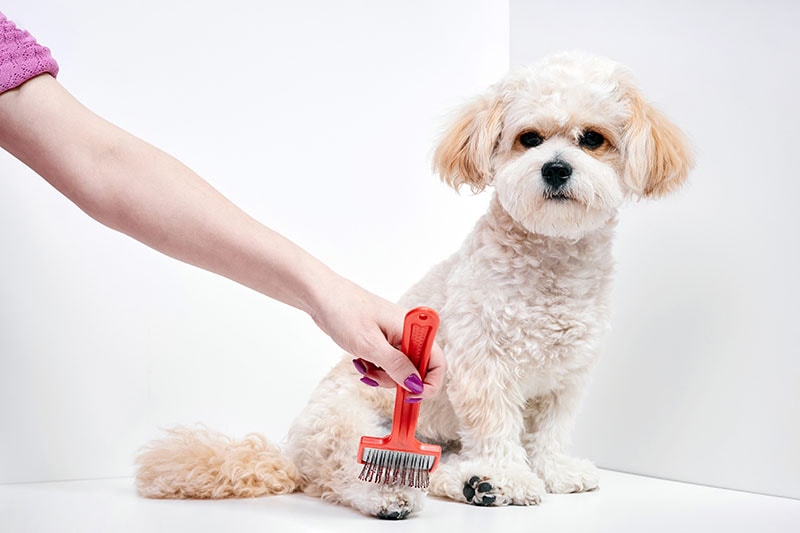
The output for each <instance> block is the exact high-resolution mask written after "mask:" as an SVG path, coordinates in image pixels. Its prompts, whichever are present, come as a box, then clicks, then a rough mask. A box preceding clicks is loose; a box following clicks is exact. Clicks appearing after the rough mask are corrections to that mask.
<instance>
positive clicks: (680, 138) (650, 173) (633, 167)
mask: <svg viewBox="0 0 800 533" xmlns="http://www.w3.org/2000/svg"><path fill="white" fill-rule="evenodd" d="M628 101H629V103H630V109H631V118H630V120H629V121H628V124H627V126H626V128H625V134H624V142H623V150H624V153H623V155H624V159H625V181H626V182H627V184H628V186H629V187H630V188H631V190H632V192H633V193H634V194H636V195H637V196H640V197H645V198H658V197H661V196H664V195H665V194H667V193H669V192H671V191H672V190H674V189H676V188H677V187H679V186H680V185H681V184H682V183H683V182H684V181H685V180H686V176H687V175H688V174H689V170H691V168H692V166H693V164H694V159H693V157H692V153H691V149H690V148H689V143H688V141H687V140H686V137H685V136H684V135H683V133H682V132H681V130H680V129H678V127H677V126H675V125H674V124H673V123H672V122H670V121H669V119H667V118H666V117H665V116H664V115H662V114H661V112H659V111H658V110H657V109H655V108H654V107H652V106H651V105H650V104H648V103H647V102H645V101H644V99H643V98H642V96H641V95H640V94H639V93H638V92H637V91H635V90H630V91H629V92H628Z"/></svg>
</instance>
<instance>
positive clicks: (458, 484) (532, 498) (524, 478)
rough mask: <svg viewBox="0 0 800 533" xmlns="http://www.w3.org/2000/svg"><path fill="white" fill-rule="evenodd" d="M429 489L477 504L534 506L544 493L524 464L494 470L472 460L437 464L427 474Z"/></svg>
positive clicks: (542, 484)
mask: <svg viewBox="0 0 800 533" xmlns="http://www.w3.org/2000/svg"><path fill="white" fill-rule="evenodd" d="M430 491H431V494H433V495H435V496H444V497H447V498H450V499H451V500H456V501H462V502H466V503H470V504H472V505H478V506H481V507H499V506H505V505H538V504H539V503H540V502H541V501H542V495H544V494H545V492H546V490H545V486H544V483H542V480H541V479H539V478H538V477H537V476H536V474H534V473H533V472H532V471H531V470H530V469H529V468H528V467H527V465H520V466H519V467H510V468H504V469H499V470H498V469H494V468H491V467H488V466H486V465H481V464H477V463H473V462H466V463H462V464H458V465H446V466H445V465H443V466H442V467H440V468H439V470H438V471H437V472H436V473H435V474H432V475H431V488H430Z"/></svg>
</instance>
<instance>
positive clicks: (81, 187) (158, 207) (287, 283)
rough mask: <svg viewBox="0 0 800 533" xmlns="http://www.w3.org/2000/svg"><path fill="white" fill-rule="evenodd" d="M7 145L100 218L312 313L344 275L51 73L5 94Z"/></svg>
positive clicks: (0, 103) (1, 98) (2, 135)
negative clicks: (99, 112)
mask: <svg viewBox="0 0 800 533" xmlns="http://www.w3.org/2000/svg"><path fill="white" fill-rule="evenodd" d="M0 143H2V146H3V147H4V148H6V149H7V150H8V151H9V152H11V153H12V154H14V155H15V156H16V157H18V158H19V159H20V160H22V161H24V162H25V163H26V164H27V165H28V166H30V167H31V168H32V169H33V170H34V171H36V172H37V173H38V174H40V175H41V176H43V177H44V178H45V179H46V180H47V181H49V182H50V183H51V184H52V185H53V186H54V187H56V188H57V189H58V190H59V191H61V192H62V193H63V194H64V195H66V196H67V197H69V198H70V199H71V200H72V201H73V202H75V204H77V205H78V206H79V207H80V208H81V209H83V210H84V211H86V212H87V213H88V214H89V215H90V216H92V217H93V218H95V219H97V220H98V221H99V222H101V223H103V224H105V225H107V226H109V227H111V228H114V229H116V230H118V231H121V232H123V233H126V234H128V235H130V236H131V237H133V238H135V239H137V240H139V241H141V242H143V243H145V244H147V245H148V246H150V247H152V248H154V249H156V250H159V251H161V252H163V253H165V254H167V255H169V256H172V257H175V258H177V259H179V260H181V261H185V262H187V263H191V264H193V265H196V266H199V267H201V268H204V269H207V270H210V271H212V272H215V273H217V274H221V275H223V276H225V277H228V278H230V279H233V280H235V281H237V282H239V283H242V284H243V285H246V286H248V287H251V288H253V289H255V290H257V291H259V292H261V293H263V294H265V295H268V296H270V297H272V298H275V299H278V300H280V301H283V302H285V303H287V304H290V305H292V306H294V307H297V308H300V309H302V310H304V311H306V312H309V313H310V314H313V308H314V307H315V306H316V305H317V302H316V300H317V299H318V298H319V295H318V294H317V293H316V287H318V286H323V285H325V282H326V281H334V280H337V279H340V278H338V276H336V275H335V274H334V273H333V272H331V271H330V270H329V269H328V268H327V267H326V266H325V265H323V264H322V263H320V262H319V261H318V260H316V259H315V258H313V257H312V256H310V255H309V254H308V253H306V252H304V251H303V250H302V249H300V248H299V247H298V246H296V245H295V244H293V243H292V242H290V241H288V240H287V239H285V238H283V237H282V236H281V235H279V234H277V233H275V232H273V231H272V230H270V229H269V228H266V227H265V226H263V225H262V224H260V223H259V222H258V221H256V220H254V219H253V218H252V217H250V216H248V215H247V214H246V213H244V212H243V211H242V210H241V209H239V208H238V207H236V206H235V205H234V204H233V203H231V202H230V201H228V200H227V199H226V198H225V197H223V196H222V195H221V194H220V193H219V192H217V191H216V190H215V189H213V188H212V187H211V186H210V185H209V184H208V183H207V182H205V181H204V180H202V179H201V178H200V177H199V176H197V175H196V174H195V173H194V172H193V171H192V170H190V169H189V168H188V167H186V166H185V165H183V164H182V163H180V162H179V161H177V160H176V159H174V158H173V157H171V156H169V155H168V154H166V153H164V152H162V151H161V150H158V149H157V148H155V147H153V146H151V145H149V144H147V143H145V142H144V141H141V140H140V139H138V138H136V137H134V136H132V135H130V134H128V133H126V132H124V131H123V130H121V129H119V128H117V127H116V126H114V125H112V124H110V123H108V122H107V121H105V120H103V119H102V118H100V117H98V116H96V115H94V114H93V113H92V112H91V111H89V110H88V109H86V108H85V107H83V106H82V105H81V104H80V103H78V102H77V101H76V100H75V99H74V98H72V97H71V96H70V95H69V94H68V93H67V92H66V91H65V90H64V89H63V88H61V86H60V85H58V83H57V82H56V81H55V80H53V79H52V78H49V76H41V77H39V78H36V79H34V80H31V81H30V82H28V83H26V84H24V85H23V86H22V87H21V88H20V89H19V90H17V91H10V92H8V93H3V94H2V95H0Z"/></svg>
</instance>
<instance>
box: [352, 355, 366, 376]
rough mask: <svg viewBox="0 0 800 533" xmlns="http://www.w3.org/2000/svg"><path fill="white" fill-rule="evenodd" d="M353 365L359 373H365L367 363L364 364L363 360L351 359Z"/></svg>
mask: <svg viewBox="0 0 800 533" xmlns="http://www.w3.org/2000/svg"><path fill="white" fill-rule="evenodd" d="M353 366H354V367H356V370H358V373H359V374H362V375H363V374H366V373H367V365H365V364H364V361H362V360H361V359H353Z"/></svg>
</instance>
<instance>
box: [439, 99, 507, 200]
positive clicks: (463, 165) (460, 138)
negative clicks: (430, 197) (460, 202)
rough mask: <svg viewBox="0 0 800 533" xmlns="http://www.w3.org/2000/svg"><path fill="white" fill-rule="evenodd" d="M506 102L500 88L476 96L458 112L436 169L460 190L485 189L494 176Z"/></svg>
mask: <svg viewBox="0 0 800 533" xmlns="http://www.w3.org/2000/svg"><path fill="white" fill-rule="evenodd" d="M502 124H503V106H502V101H501V98H500V95H499V94H498V93H497V92H496V91H492V92H490V93H489V94H486V95H483V96H481V97H480V98H478V99H476V100H473V101H472V102H470V103H469V104H467V105H466V106H464V108H463V109H461V111H460V112H459V113H458V115H457V117H456V120H455V121H454V122H453V124H452V125H451V126H450V127H449V128H448V129H447V130H446V131H445V134H444V136H443V137H442V140H441V141H440V142H439V146H438V147H437V148H436V152H435V153H434V155H433V170H434V171H435V172H437V173H438V174H439V177H441V178H442V181H444V182H445V183H447V184H449V185H450V186H451V187H453V188H454V189H456V190H458V189H459V187H461V186H462V185H469V186H470V188H471V189H472V191H473V192H480V191H482V190H483V189H484V188H485V187H486V186H487V185H488V184H489V183H490V182H491V176H492V171H493V169H492V154H493V153H494V150H495V147H496V146H497V142H498V140H499V138H500V131H501V128H502Z"/></svg>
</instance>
